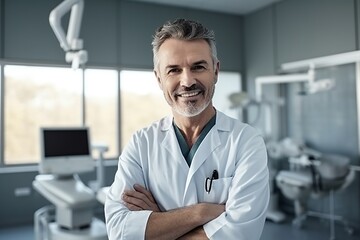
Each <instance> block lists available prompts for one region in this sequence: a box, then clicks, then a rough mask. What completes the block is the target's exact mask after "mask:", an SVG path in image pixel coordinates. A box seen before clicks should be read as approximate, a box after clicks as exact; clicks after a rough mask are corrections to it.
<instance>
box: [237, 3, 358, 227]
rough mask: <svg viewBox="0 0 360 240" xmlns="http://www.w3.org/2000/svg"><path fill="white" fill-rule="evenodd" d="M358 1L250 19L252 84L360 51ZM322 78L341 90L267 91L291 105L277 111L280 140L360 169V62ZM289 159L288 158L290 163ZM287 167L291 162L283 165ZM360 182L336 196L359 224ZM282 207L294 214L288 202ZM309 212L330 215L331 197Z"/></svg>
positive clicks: (284, 6) (302, 6) (275, 8)
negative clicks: (291, 67)
mask: <svg viewBox="0 0 360 240" xmlns="http://www.w3.org/2000/svg"><path fill="white" fill-rule="evenodd" d="M359 3H360V2H359V1H358V0H342V1H338V0H327V1H322V0H285V1H281V2H279V3H277V4H274V5H272V6H270V7H267V8H265V9H262V10H260V11H258V12H255V13H252V14H250V15H247V16H246V17H245V19H244V28H245V37H246V46H245V49H246V52H245V54H246V56H245V64H246V73H247V74H246V81H247V85H248V89H249V91H250V93H253V92H254V81H255V77H257V76H262V75H273V74H277V73H279V71H278V70H279V66H280V65H281V64H282V63H285V62H290V61H296V60H303V59H309V58H314V57H321V56H327V55H332V54H336V53H342V52H349V51H354V50H358V46H359V42H358V41H359V35H358V34H359V16H360V11H359ZM316 76H317V78H322V77H331V78H333V79H335V81H336V87H335V88H334V89H333V90H331V91H329V92H323V93H318V94H315V95H309V96H299V95H298V93H299V91H300V90H302V87H303V86H302V85H301V84H283V85H280V86H276V85H274V86H269V87H266V88H265V89H264V91H265V98H269V99H270V98H271V97H276V96H278V97H284V98H285V100H286V105H285V106H284V107H278V108H277V109H274V111H277V112H278V113H279V115H278V116H279V117H278V118H279V119H278V120H280V121H279V123H280V124H279V125H278V126H273V128H274V129H275V130H277V132H275V133H274V135H275V138H276V139H277V140H279V139H281V138H283V137H292V138H294V139H296V140H300V141H303V142H304V143H305V144H307V145H308V146H310V147H312V148H314V149H317V150H319V151H321V152H323V153H332V154H341V155H345V156H347V157H349V158H350V159H351V163H352V164H354V165H360V161H359V149H358V135H357V132H358V123H359V121H358V119H357V110H356V109H357V107H356V106H357V105H356V88H355V84H356V78H355V66H354V64H348V65H344V66H339V67H332V68H325V69H320V70H317V71H316ZM284 161H286V160H284ZM283 165H284V167H285V164H283ZM359 199H360V178H359V174H357V176H356V179H355V181H354V182H353V183H352V185H351V186H350V187H348V188H347V189H345V190H344V191H342V192H339V193H336V194H335V213H336V214H338V215H343V216H344V217H345V218H347V219H348V220H350V221H351V222H352V223H354V224H355V226H359V223H360V210H359V209H360V201H359ZM281 203H284V205H282V208H283V209H284V210H287V211H291V210H292V209H291V205H289V202H288V201H286V200H285V199H283V201H282V202H281ZM309 208H310V209H312V210H317V211H321V212H328V209H329V205H328V198H327V197H325V198H323V199H321V198H320V199H316V200H310V202H309Z"/></svg>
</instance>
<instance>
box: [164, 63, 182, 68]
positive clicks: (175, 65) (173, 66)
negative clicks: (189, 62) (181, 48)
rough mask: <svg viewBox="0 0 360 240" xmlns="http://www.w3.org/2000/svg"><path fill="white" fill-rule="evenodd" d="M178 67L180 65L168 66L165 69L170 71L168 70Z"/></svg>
mask: <svg viewBox="0 0 360 240" xmlns="http://www.w3.org/2000/svg"><path fill="white" fill-rule="evenodd" d="M177 67H179V65H176V64H170V65H167V66H166V67H165V69H168V68H177Z"/></svg>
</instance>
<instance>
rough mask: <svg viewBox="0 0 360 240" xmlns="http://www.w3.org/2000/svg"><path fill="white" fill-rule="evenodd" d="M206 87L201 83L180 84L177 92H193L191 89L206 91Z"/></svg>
mask: <svg viewBox="0 0 360 240" xmlns="http://www.w3.org/2000/svg"><path fill="white" fill-rule="evenodd" d="M204 90H205V88H204V87H203V86H201V85H199V84H193V85H191V86H190V87H184V86H180V87H179V88H178V89H176V91H175V94H183V93H186V92H191V91H204Z"/></svg>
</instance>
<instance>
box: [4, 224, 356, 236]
mask: <svg viewBox="0 0 360 240" xmlns="http://www.w3.org/2000/svg"><path fill="white" fill-rule="evenodd" d="M335 234H336V239H337V240H359V239H360V235H359V232H358V231H355V232H354V233H353V235H349V234H348V233H347V232H346V231H345V230H344V228H343V227H342V226H338V225H337V226H336V228H335ZM285 239H286V240H289V239H290V240H329V239H330V230H329V224H328V223H327V222H322V221H319V220H313V219H308V220H306V224H305V226H304V227H303V229H299V228H296V227H293V226H292V225H291V223H290V222H286V223H282V224H277V223H273V222H269V221H267V222H266V224H265V228H264V231H263V234H262V237H261V239H260V240H285ZM0 240H34V232H33V226H20V227H13V228H6V229H0Z"/></svg>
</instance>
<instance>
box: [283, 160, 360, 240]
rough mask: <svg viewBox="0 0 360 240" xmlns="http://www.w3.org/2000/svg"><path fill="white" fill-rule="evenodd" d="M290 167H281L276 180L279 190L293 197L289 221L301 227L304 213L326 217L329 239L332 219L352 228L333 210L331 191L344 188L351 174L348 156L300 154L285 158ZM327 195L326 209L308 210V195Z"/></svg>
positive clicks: (352, 175) (350, 229) (352, 174)
mask: <svg viewBox="0 0 360 240" xmlns="http://www.w3.org/2000/svg"><path fill="white" fill-rule="evenodd" d="M289 166H290V170H281V171H279V173H278V175H277V176H276V184H277V186H278V187H279V189H280V191H281V192H282V194H283V195H284V196H285V197H286V198H288V199H290V200H292V201H294V210H295V218H294V219H293V225H294V226H296V227H299V228H302V227H303V225H304V222H305V220H306V219H307V217H317V218H324V219H328V220H329V221H330V239H335V225H334V224H335V221H338V222H340V223H342V224H343V225H344V227H345V230H346V231H347V232H348V233H349V234H353V229H352V228H351V227H350V226H349V224H348V222H347V221H346V220H345V219H344V218H343V217H342V216H337V215H335V214H334V193H335V192H337V191H340V190H342V189H345V188H346V187H347V186H349V185H350V183H351V182H352V181H353V180H354V178H355V172H354V171H353V170H351V168H350V160H349V159H348V158H346V157H344V156H339V155H317V156H314V155H311V154H301V155H300V156H296V157H290V158H289ZM325 196H328V197H329V201H330V204H329V213H321V212H314V211H309V210H308V209H307V201H308V200H309V198H321V197H325Z"/></svg>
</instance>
